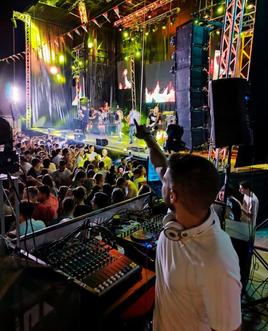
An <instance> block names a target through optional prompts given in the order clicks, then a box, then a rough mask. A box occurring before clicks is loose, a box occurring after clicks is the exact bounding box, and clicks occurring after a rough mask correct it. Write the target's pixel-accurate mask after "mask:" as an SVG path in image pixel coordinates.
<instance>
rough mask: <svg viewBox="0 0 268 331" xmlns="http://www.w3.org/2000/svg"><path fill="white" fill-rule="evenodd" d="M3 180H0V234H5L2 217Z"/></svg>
mask: <svg viewBox="0 0 268 331" xmlns="http://www.w3.org/2000/svg"><path fill="white" fill-rule="evenodd" d="M3 189H4V188H3V180H2V179H0V221H1V234H2V235H4V234H5V215H4V195H3Z"/></svg>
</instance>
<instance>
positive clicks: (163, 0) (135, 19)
mask: <svg viewBox="0 0 268 331" xmlns="http://www.w3.org/2000/svg"><path fill="white" fill-rule="evenodd" d="M172 1H173V0H157V1H155V2H152V3H150V4H148V5H147V6H144V7H142V8H141V9H138V10H136V11H135V12H133V13H131V14H129V15H127V16H125V17H122V18H120V19H119V20H117V21H115V22H114V26H115V27H119V26H123V27H124V28H129V27H131V26H132V25H134V24H137V23H139V22H141V21H143V20H144V18H145V15H146V14H148V13H149V12H151V11H153V10H156V9H158V8H161V7H163V6H165V5H167V4H169V3H171V2H172Z"/></svg>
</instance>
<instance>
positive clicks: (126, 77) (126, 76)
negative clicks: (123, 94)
mask: <svg viewBox="0 0 268 331" xmlns="http://www.w3.org/2000/svg"><path fill="white" fill-rule="evenodd" d="M117 79H118V89H119V90H128V89H131V77H130V62H129V61H128V62H126V61H119V62H117Z"/></svg>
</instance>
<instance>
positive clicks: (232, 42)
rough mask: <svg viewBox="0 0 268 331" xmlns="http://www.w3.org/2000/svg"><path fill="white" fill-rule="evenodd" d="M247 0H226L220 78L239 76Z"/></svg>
mask: <svg viewBox="0 0 268 331" xmlns="http://www.w3.org/2000/svg"><path fill="white" fill-rule="evenodd" d="M245 3H246V0H225V18H224V27H223V32H222V33H223V34H222V40H221V55H220V65H219V74H218V77H219V78H230V77H238V76H239V61H238V60H239V56H238V55H239V47H240V42H239V40H240V35H241V32H242V27H243V17H244V9H245Z"/></svg>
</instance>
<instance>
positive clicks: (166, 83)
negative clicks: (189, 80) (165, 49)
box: [145, 61, 175, 103]
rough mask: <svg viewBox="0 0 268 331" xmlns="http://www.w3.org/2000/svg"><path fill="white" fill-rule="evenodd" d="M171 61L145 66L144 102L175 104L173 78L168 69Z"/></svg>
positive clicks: (172, 63)
mask: <svg viewBox="0 0 268 331" xmlns="http://www.w3.org/2000/svg"><path fill="white" fill-rule="evenodd" d="M172 65H174V62H173V61H165V62H156V63H152V64H146V66H145V78H146V87H145V102H146V103H167V102H175V85H174V76H173V75H172V74H171V73H170V69H171V67H172Z"/></svg>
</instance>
